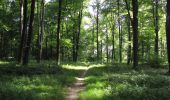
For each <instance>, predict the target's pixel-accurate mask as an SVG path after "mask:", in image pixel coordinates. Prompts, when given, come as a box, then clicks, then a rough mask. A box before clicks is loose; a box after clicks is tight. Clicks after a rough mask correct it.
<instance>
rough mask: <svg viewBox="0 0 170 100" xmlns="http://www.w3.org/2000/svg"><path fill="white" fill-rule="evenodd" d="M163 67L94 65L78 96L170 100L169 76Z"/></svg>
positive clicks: (85, 98) (81, 99) (89, 99)
mask: <svg viewBox="0 0 170 100" xmlns="http://www.w3.org/2000/svg"><path fill="white" fill-rule="evenodd" d="M166 70H167V69H166V68H164V69H154V68H150V67H143V68H140V70H138V71H135V70H132V69H131V67H130V66H126V65H121V66H118V65H115V66H113V65H98V66H97V65H95V66H91V67H90V69H89V70H88V72H87V75H86V80H85V84H86V89H85V91H83V92H81V93H80V95H79V100H170V97H169V95H170V77H169V76H166V75H164V73H165V72H166Z"/></svg>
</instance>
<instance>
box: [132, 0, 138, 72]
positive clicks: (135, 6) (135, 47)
mask: <svg viewBox="0 0 170 100" xmlns="http://www.w3.org/2000/svg"><path fill="white" fill-rule="evenodd" d="M132 6H133V23H132V26H133V68H134V69H136V68H137V66H138V0H132Z"/></svg>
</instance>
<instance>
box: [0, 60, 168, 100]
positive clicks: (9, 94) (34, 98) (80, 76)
mask: <svg viewBox="0 0 170 100" xmlns="http://www.w3.org/2000/svg"><path fill="white" fill-rule="evenodd" d="M166 71H167V66H164V67H160V68H152V67H150V66H140V67H139V69H138V70H133V69H132V66H127V65H126V64H114V65H112V64H98V63H86V62H80V63H64V64H62V65H61V66H56V64H55V63H53V62H51V61H47V62H46V61H43V63H41V64H37V63H36V62H35V61H32V62H30V64H29V65H28V66H27V67H22V66H19V65H17V64H16V63H15V62H5V61H0V100H30V99H31V100H65V99H66V100H170V96H169V95H170V77H169V76H167V75H165V73H166Z"/></svg>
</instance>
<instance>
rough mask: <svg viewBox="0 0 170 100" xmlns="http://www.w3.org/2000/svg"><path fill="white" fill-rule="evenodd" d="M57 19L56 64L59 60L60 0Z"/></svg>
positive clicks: (60, 1) (60, 0)
mask: <svg viewBox="0 0 170 100" xmlns="http://www.w3.org/2000/svg"><path fill="white" fill-rule="evenodd" d="M58 3H59V4H58V5H59V6H58V19H57V37H56V38H57V45H56V47H57V48H56V49H57V56H56V60H57V64H59V60H60V58H59V57H60V56H59V55H60V23H61V11H62V0H59V1H58Z"/></svg>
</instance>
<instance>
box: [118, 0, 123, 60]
mask: <svg viewBox="0 0 170 100" xmlns="http://www.w3.org/2000/svg"><path fill="white" fill-rule="evenodd" d="M117 7H118V12H117V13H118V15H117V17H118V31H119V63H122V46H121V45H122V39H121V23H120V1H119V0H117Z"/></svg>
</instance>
